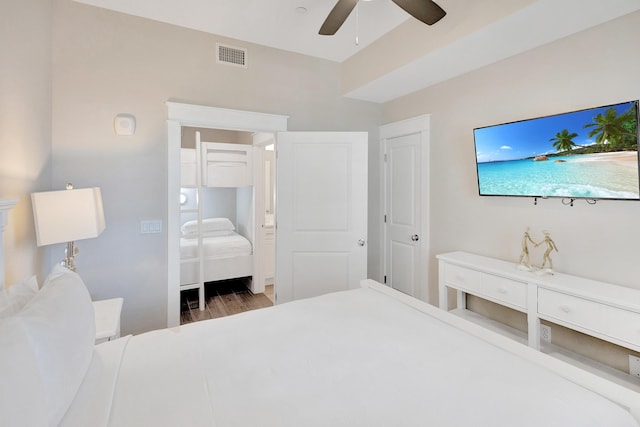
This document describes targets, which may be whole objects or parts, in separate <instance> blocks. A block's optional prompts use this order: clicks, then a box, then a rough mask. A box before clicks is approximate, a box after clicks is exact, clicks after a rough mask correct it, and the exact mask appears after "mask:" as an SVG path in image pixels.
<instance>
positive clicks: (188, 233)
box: [180, 218, 236, 237]
mask: <svg viewBox="0 0 640 427" xmlns="http://www.w3.org/2000/svg"><path fill="white" fill-rule="evenodd" d="M235 229H236V227H235V226H234V225H233V223H232V222H231V221H230V220H229V218H207V219H203V220H202V228H201V231H202V232H203V233H209V232H214V231H233V230H235ZM180 231H181V232H182V235H183V236H184V237H192V236H197V235H198V221H195V220H194V221H187V222H185V223H184V224H182V227H180Z"/></svg>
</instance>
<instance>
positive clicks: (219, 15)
mask: <svg viewBox="0 0 640 427" xmlns="http://www.w3.org/2000/svg"><path fill="white" fill-rule="evenodd" d="M76 1H78V2H81V3H85V4H89V5H94V6H98V7H102V8H106V9H111V10H114V11H118V12H123V13H127V14H131V15H136V16H141V17H145V18H149V19H153V20H156V21H161V22H166V23H170V24H174V25H179V26H182V27H187V28H192V29H196V30H200V31H205V32H208V33H212V34H217V35H221V36H224V37H229V38H233V39H238V40H243V41H246V42H251V43H256V44H260V45H264V46H269V47H273V48H278V49H283V50H287V51H291V52H297V53H301V54H305V55H310V56H315V57H319V58H324V59H329V60H332V61H337V62H343V61H345V60H347V59H348V58H350V57H352V56H353V55H355V54H356V53H358V52H360V51H362V50H363V49H364V48H366V47H367V46H369V45H370V44H371V43H373V42H374V41H376V40H377V39H379V38H381V37H383V36H384V35H385V34H387V33H388V32H389V31H391V30H393V29H394V28H397V27H398V26H400V24H402V23H404V22H405V21H407V20H409V19H414V18H411V17H410V16H409V15H408V14H407V13H405V12H404V11H403V10H402V9H400V8H399V7H398V6H397V5H395V4H394V3H393V2H392V1H391V0H373V1H361V2H360V3H359V6H358V7H357V8H356V10H358V11H359V12H358V14H357V15H358V16H357V17H358V19H357V22H356V10H354V11H353V12H352V13H351V15H350V16H349V18H348V19H347V21H346V22H345V24H344V25H343V26H342V28H341V29H340V30H339V31H338V33H337V34H336V35H335V36H321V35H318V30H319V28H320V26H321V25H322V22H323V21H324V19H325V17H326V16H327V14H328V13H329V11H330V10H331V9H332V8H333V6H334V4H335V2H336V1H337V0H180V1H177V0H137V1H131V0H76ZM478 1H479V0H436V2H437V3H438V4H439V5H440V6H441V7H442V8H443V9H445V10H446V11H448V14H447V16H446V17H445V18H444V19H443V20H442V21H441V22H444V20H448V21H450V22H449V23H448V24H447V25H442V24H441V26H440V27H439V26H438V24H435V25H433V26H431V27H428V28H430V30H429V31H430V32H429V33H427V34H428V36H429V37H431V38H438V37H441V38H442V39H443V40H445V39H447V38H449V39H450V37H448V36H449V35H450V34H444V33H443V31H441V32H440V33H438V29H439V28H441V29H442V28H447V31H452V28H453V29H455V30H456V31H458V32H459V33H460V34H466V35H464V36H463V37H458V38H457V39H455V40H447V41H446V43H445V42H443V43H442V44H441V45H440V46H439V47H438V48H437V49H432V50H431V51H430V52H428V53H426V54H424V55H423V56H421V57H420V58H417V59H415V60H412V61H410V62H408V63H405V64H398V66H397V67H396V68H395V69H393V70H392V71H390V72H388V73H386V74H385V75H383V76H381V77H379V78H376V79H374V80H372V81H369V82H364V83H363V84H362V85H361V86H360V87H359V88H357V89H355V90H352V91H350V92H349V93H346V94H345V96H347V97H350V98H355V99H362V100H367V101H372V102H379V103H382V102H387V101H389V100H392V99H395V98H397V97H399V96H402V95H405V94H408V93H411V92H414V91H416V90H419V89H422V88H424V87H427V86H429V85H432V84H435V83H438V82H441V81H445V80H447V79H450V78H452V77H455V76H457V75H461V74H464V73H466V72H469V71H471V70H474V69H477V68H480V67H482V66H485V65H488V64H491V63H493V62H496V61H499V60H502V59H504V58H507V57H509V56H513V55H516V54H518V53H521V52H524V51H526V50H529V49H532V48H535V47H538V46H541V45H543V44H546V43H549V42H552V41H554V40H557V39H559V38H562V37H566V36H568V35H571V34H573V33H575V32H578V31H582V30H584V29H587V28H590V27H592V26H595V25H598V24H601V23H603V22H606V21H609V20H611V19H615V18H617V17H620V16H622V15H625V14H628V13H631V12H634V11H636V10H640V0H606V1H605V0H535V1H534V0H531V1H522V2H521V4H523V5H524V7H522V8H520V9H518V10H516V11H515V12H513V13H509V14H507V15H506V16H502V15H504V13H502V14H501V13H500V10H501V9H500V8H501V7H506V5H509V6H510V7H513V0H482V3H481V5H482V7H483V11H485V12H486V13H485V16H484V18H483V19H484V21H483V22H487V24H486V25H484V26H482V27H480V28H478V26H477V22H476V23H474V22H473V19H470V18H469V16H466V17H463V16H462V14H464V13H465V10H472V8H473V7H477V6H478ZM510 2H511V3H510ZM465 3H466V4H467V5H468V6H465ZM299 7H303V8H305V10H306V12H304V13H300V12H299V11H298V9H297V8H299ZM492 13H495V15H496V16H497V17H498V18H495V19H491V17H487V16H486V15H487V14H492ZM463 18H464V19H463ZM457 22H461V23H462V24H460V25H466V26H468V27H469V31H467V32H466V33H465V31H461V29H460V28H455V26H456V23H457ZM356 24H357V25H356ZM405 25H406V24H405ZM356 34H357V35H358V40H359V44H358V45H357V46H356V44H355V38H356ZM433 41H434V40H431V42H433ZM407 42H408V43H411V42H415V41H413V40H410V41H407ZM479 47H482V48H481V49H480V48H479ZM372 48H375V46H373V47H372ZM399 48H400V47H399ZM403 48H404V47H403Z"/></svg>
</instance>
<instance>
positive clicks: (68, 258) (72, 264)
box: [60, 242, 78, 271]
mask: <svg viewBox="0 0 640 427" xmlns="http://www.w3.org/2000/svg"><path fill="white" fill-rule="evenodd" d="M64 254H65V258H64V259H63V260H62V261H60V265H61V266H63V267H65V268H68V269H69V270H71V271H76V259H75V256H76V255H78V247H77V246H76V245H75V243H74V242H67V248H66V249H65V250H64Z"/></svg>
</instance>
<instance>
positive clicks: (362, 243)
mask: <svg viewBox="0 0 640 427" xmlns="http://www.w3.org/2000/svg"><path fill="white" fill-rule="evenodd" d="M365 243H366V242H365V241H364V239H360V240H358V246H364V244H365Z"/></svg>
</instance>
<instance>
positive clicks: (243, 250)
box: [180, 232, 251, 259]
mask: <svg viewBox="0 0 640 427" xmlns="http://www.w3.org/2000/svg"><path fill="white" fill-rule="evenodd" d="M230 233H232V234H229V235H228V236H216V237H203V239H202V248H203V253H204V257H205V258H209V259H222V258H233V257H238V256H245V255H251V242H249V240H247V239H246V238H245V237H243V236H241V235H239V234H238V233H235V232H230ZM197 257H198V238H197V237H195V238H185V237H182V238H180V258H182V259H186V258H197Z"/></svg>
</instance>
